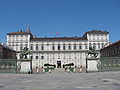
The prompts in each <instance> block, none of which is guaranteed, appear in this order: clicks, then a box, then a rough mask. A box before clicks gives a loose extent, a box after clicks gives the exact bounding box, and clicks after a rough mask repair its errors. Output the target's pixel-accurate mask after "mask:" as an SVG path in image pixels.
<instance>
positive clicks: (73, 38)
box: [31, 37, 87, 41]
mask: <svg viewBox="0 0 120 90" xmlns="http://www.w3.org/2000/svg"><path fill="white" fill-rule="evenodd" d="M47 39H50V40H55V39H58V40H71V39H72V40H87V39H86V38H84V37H49V38H32V39H31V40H32V41H34V40H47Z"/></svg>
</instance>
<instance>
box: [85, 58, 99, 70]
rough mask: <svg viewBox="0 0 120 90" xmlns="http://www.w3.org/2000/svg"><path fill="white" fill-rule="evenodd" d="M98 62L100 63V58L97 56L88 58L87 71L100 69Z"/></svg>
mask: <svg viewBox="0 0 120 90" xmlns="http://www.w3.org/2000/svg"><path fill="white" fill-rule="evenodd" d="M97 64H98V59H97V58H87V59H86V65H87V66H86V67H87V72H96V71H98V68H97Z"/></svg>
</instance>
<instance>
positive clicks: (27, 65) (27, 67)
mask: <svg viewBox="0 0 120 90" xmlns="http://www.w3.org/2000/svg"><path fill="white" fill-rule="evenodd" d="M31 72H32V60H21V69H20V73H31Z"/></svg>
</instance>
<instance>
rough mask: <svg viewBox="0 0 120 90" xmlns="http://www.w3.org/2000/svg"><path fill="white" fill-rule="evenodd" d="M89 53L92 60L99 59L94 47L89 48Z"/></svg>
mask: <svg viewBox="0 0 120 90" xmlns="http://www.w3.org/2000/svg"><path fill="white" fill-rule="evenodd" d="M87 53H88V55H90V57H91V58H97V56H98V53H97V52H96V50H95V48H94V47H89V51H88V52H87ZM88 55H87V56H88Z"/></svg>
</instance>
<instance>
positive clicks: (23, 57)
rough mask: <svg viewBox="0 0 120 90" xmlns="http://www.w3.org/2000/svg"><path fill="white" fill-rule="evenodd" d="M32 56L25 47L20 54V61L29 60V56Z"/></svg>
mask: <svg viewBox="0 0 120 90" xmlns="http://www.w3.org/2000/svg"><path fill="white" fill-rule="evenodd" d="M28 54H30V51H28V48H27V47H24V48H23V49H22V51H21V54H20V59H27V55H28Z"/></svg>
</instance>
